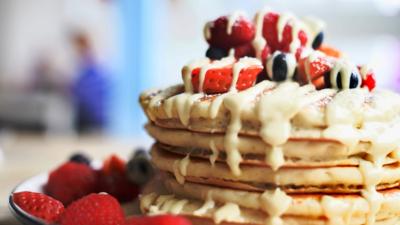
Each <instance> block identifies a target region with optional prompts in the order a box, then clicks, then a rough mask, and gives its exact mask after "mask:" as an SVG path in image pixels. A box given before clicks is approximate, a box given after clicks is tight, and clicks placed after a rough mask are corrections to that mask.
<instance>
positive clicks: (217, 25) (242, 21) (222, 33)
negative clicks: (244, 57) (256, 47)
mask: <svg viewBox="0 0 400 225" xmlns="http://www.w3.org/2000/svg"><path fill="white" fill-rule="evenodd" d="M227 26H228V17H227V16H221V17H219V18H218V19H216V20H215V21H213V22H209V23H207V25H206V28H205V29H209V31H206V33H209V35H210V36H209V37H206V40H207V42H208V43H209V44H210V46H212V47H218V48H222V49H226V50H228V49H230V48H232V47H236V46H239V45H243V44H246V43H249V42H251V40H253V38H254V35H255V27H254V25H253V23H252V22H251V21H250V20H248V19H247V18H245V17H243V16H238V17H237V19H236V21H235V22H234V23H233V26H232V32H231V33H230V34H228V32H227V31H228V29H227Z"/></svg>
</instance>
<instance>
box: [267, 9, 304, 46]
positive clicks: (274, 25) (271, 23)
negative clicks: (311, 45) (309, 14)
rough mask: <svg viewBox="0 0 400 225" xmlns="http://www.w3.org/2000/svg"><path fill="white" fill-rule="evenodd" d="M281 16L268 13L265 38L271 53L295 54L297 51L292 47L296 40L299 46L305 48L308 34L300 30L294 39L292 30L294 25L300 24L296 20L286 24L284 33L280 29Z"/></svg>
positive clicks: (290, 20) (292, 19)
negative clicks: (278, 51)
mask: <svg viewBox="0 0 400 225" xmlns="http://www.w3.org/2000/svg"><path fill="white" fill-rule="evenodd" d="M279 19H280V15H279V14H277V13H274V12H270V13H267V14H266V15H265V17H264V23H263V36H264V38H265V39H266V41H267V43H268V45H269V47H270V49H271V52H275V51H277V50H280V51H282V52H294V51H296V49H294V50H293V49H290V45H291V44H292V42H293V41H294V38H296V39H297V40H296V41H297V42H298V43H299V46H297V47H304V46H306V44H307V40H308V38H307V34H306V33H305V32H304V31H303V30H299V31H298V32H296V33H295V37H294V38H293V35H292V33H293V32H292V29H293V26H292V25H291V24H293V23H299V21H297V19H296V18H294V17H293V18H290V19H289V20H288V21H287V23H286V24H284V26H283V29H282V31H281V30H279V29H278V22H279Z"/></svg>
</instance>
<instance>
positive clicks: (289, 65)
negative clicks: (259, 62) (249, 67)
mask: <svg viewBox="0 0 400 225" xmlns="http://www.w3.org/2000/svg"><path fill="white" fill-rule="evenodd" d="M295 70H296V58H295V57H294V55H293V54H288V53H282V52H279V51H276V52H275V53H274V54H273V55H272V56H271V57H270V58H269V59H268V61H267V73H268V76H269V78H270V79H271V80H273V81H285V80H287V79H291V78H293V76H294V73H295Z"/></svg>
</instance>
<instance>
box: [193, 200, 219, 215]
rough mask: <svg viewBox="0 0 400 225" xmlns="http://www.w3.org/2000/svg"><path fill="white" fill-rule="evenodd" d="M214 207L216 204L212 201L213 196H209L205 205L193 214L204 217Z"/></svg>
mask: <svg viewBox="0 0 400 225" xmlns="http://www.w3.org/2000/svg"><path fill="white" fill-rule="evenodd" d="M214 207H215V202H214V200H212V198H211V196H210V195H208V196H207V200H206V201H205V202H204V204H203V205H202V206H201V207H200V208H199V209H197V210H196V211H194V212H193V214H194V215H196V216H202V215H204V214H205V213H207V211H208V210H209V209H212V208H214Z"/></svg>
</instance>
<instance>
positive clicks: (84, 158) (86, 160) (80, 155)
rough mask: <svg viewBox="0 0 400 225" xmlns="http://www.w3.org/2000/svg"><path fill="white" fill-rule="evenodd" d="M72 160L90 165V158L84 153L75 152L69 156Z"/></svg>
mask: <svg viewBox="0 0 400 225" xmlns="http://www.w3.org/2000/svg"><path fill="white" fill-rule="evenodd" d="M69 161H70V162H76V163H83V164H86V165H90V158H89V157H88V156H87V155H85V154H83V153H75V154H73V155H72V156H71V157H70V158H69Z"/></svg>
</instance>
